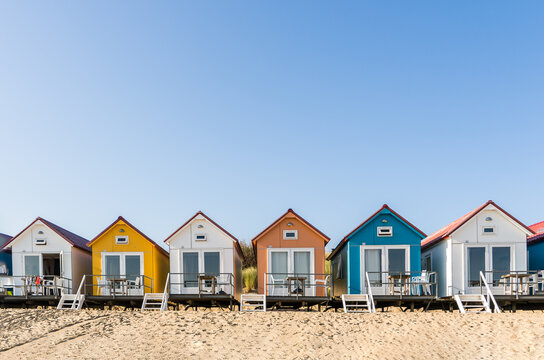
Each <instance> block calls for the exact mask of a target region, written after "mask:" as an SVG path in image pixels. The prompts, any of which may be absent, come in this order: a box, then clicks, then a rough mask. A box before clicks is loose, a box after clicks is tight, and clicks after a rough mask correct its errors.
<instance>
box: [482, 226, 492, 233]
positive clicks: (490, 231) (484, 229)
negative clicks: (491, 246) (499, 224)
mask: <svg viewBox="0 0 544 360" xmlns="http://www.w3.org/2000/svg"><path fill="white" fill-rule="evenodd" d="M482 229H483V230H482V233H483V234H484V235H493V234H494V233H495V227H494V226H484V227H483V228H482Z"/></svg>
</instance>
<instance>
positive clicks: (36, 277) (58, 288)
mask: <svg viewBox="0 0 544 360" xmlns="http://www.w3.org/2000/svg"><path fill="white" fill-rule="evenodd" d="M86 244H87V239H85V238H83V237H81V236H79V235H76V234H74V233H72V232H70V231H68V230H66V229H64V228H61V227H60V226H58V225H55V224H53V223H52V222H50V221H47V220H45V219H43V218H41V217H38V218H37V219H36V220H34V221H33V222H32V223H30V225H28V226H27V227H25V228H24V229H23V230H22V231H21V232H20V233H19V234H17V235H15V236H14V237H13V238H11V239H10V240H9V241H8V242H6V244H5V245H4V247H3V249H4V250H6V249H10V250H11V259H12V272H13V278H12V285H13V295H37V296H40V295H41V296H43V295H49V296H51V295H54V296H59V295H61V294H64V293H71V292H72V291H73V290H74V289H75V288H77V286H78V285H79V283H80V281H81V278H82V277H83V275H84V274H86V273H89V272H90V271H91V251H90V249H89V248H88V247H87V246H86Z"/></svg>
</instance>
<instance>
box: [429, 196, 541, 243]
mask: <svg viewBox="0 0 544 360" xmlns="http://www.w3.org/2000/svg"><path fill="white" fill-rule="evenodd" d="M489 205H493V206H494V207H496V208H497V209H498V210H499V211H501V212H502V213H503V214H504V215H506V216H507V217H509V218H510V219H512V220H514V221H515V222H516V223H518V224H519V225H520V226H521V227H522V228H523V229H525V230H527V233H528V234H534V231H533V230H531V229H530V228H529V227H527V226H526V225H524V224H523V223H522V222H521V221H519V220H518V219H516V218H515V217H513V216H512V215H510V214H509V213H508V212H506V211H505V210H504V209H503V208H501V207H500V206H499V205H497V204H495V203H494V202H493V200H489V201H487V202H486V203H484V204H482V205H480V206H478V207H477V208H476V209H474V210H472V211H471V212H469V213H467V214H465V215H463V216H461V217H460V218H459V219H457V220H455V221H453V222H451V223H449V224H448V225H446V226H444V227H443V228H441V229H440V230H438V231H435V232H434V233H432V234H431V235H429V236H428V237H426V238H425V239H423V240H422V241H421V246H422V247H425V248H427V247H429V246H431V245H434V244H436V243H438V242H440V241H442V240H444V239H445V238H447V237H449V236H450V235H451V234H453V233H454V232H455V231H456V230H457V229H459V228H460V227H461V226H463V225H464V224H466V222H467V221H469V220H470V219H472V218H473V217H474V216H476V215H477V214H478V213H479V212H480V211H482V210H484V209H485V208H486V207H488V206H489Z"/></svg>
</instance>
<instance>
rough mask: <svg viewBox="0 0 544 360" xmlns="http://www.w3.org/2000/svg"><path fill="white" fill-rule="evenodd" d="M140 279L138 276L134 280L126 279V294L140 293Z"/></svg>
mask: <svg viewBox="0 0 544 360" xmlns="http://www.w3.org/2000/svg"><path fill="white" fill-rule="evenodd" d="M141 283H142V280H141V277H140V276H137V277H136V280H127V284H128V285H127V287H128V289H127V293H128V295H142V291H141V290H142V286H141Z"/></svg>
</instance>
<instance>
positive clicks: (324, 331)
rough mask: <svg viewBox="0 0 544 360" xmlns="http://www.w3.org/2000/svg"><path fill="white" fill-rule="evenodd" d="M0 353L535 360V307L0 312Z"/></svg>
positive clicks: (541, 332)
mask: <svg viewBox="0 0 544 360" xmlns="http://www.w3.org/2000/svg"><path fill="white" fill-rule="evenodd" d="M0 324H2V327H1V329H0V335H1V336H0V358H2V359H32V358H41V359H59V358H60V359H74V358H78V359H146V358H152V357H153V358H157V359H174V358H176V359H179V358H181V359H186V358H196V359H322V358H328V359H335V358H337V359H361V358H368V359H378V358H382V359H383V358H387V359H421V358H429V359H444V358H446V359H491V358H501V359H544V341H542V339H544V326H543V325H544V313H543V312H518V313H503V314H468V315H462V314H459V313H444V312H428V313H421V312H418V313H398V312H391V313H388V312H386V313H377V314H344V313H341V312H337V313H335V312H321V313H320V312H303V311H300V312H294V311H270V312H267V313H240V312H236V311H235V312H230V311H224V312H220V311H198V312H195V311H172V312H164V313H160V312H146V313H141V312H138V311H106V310H103V311H102V310H83V311H57V310H52V309H51V310H19V309H17V310H15V309H9V310H0Z"/></svg>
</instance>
